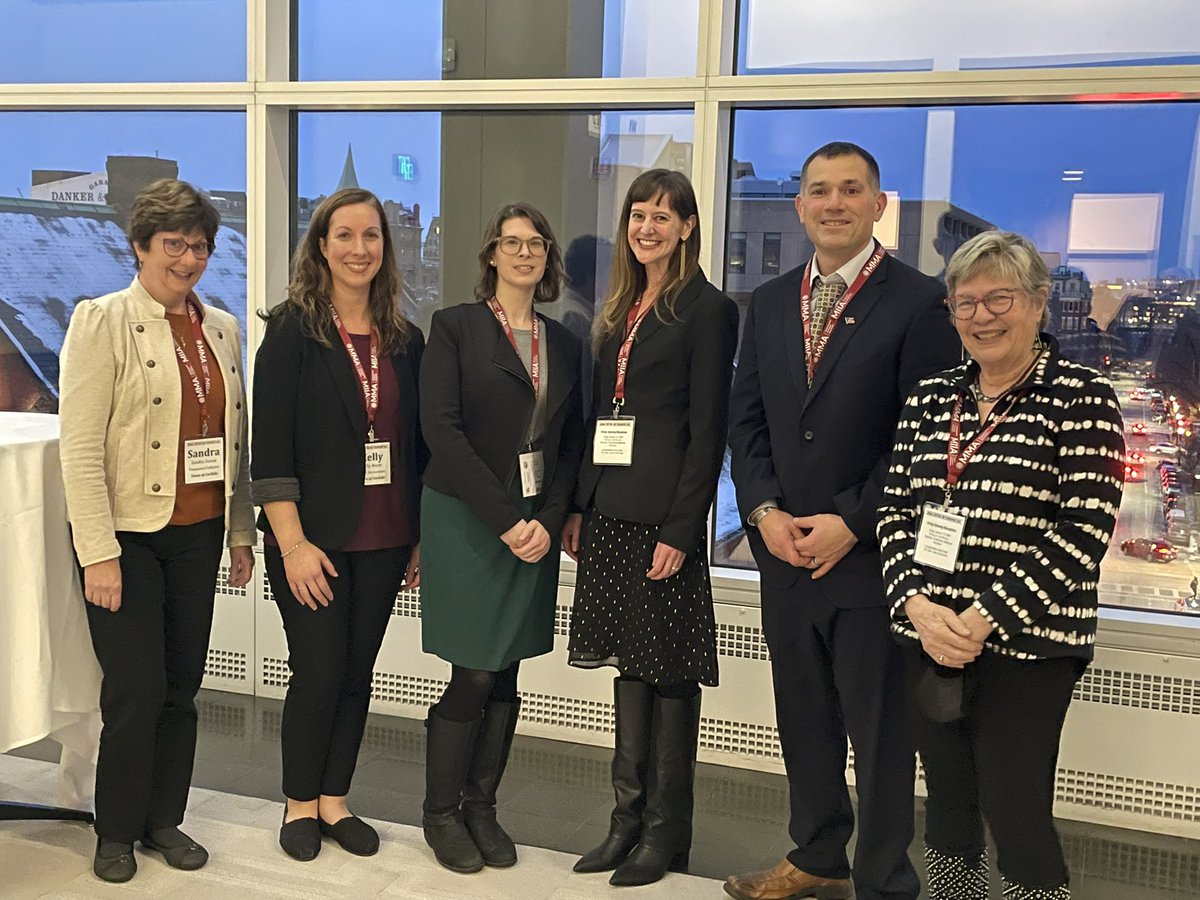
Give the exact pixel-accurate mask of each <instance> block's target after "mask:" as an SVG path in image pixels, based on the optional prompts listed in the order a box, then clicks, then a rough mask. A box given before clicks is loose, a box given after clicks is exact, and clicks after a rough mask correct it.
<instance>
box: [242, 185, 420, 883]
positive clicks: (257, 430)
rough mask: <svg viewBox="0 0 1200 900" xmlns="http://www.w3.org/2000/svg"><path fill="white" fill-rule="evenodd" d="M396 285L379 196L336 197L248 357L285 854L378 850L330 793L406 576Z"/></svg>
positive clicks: (409, 493)
mask: <svg viewBox="0 0 1200 900" xmlns="http://www.w3.org/2000/svg"><path fill="white" fill-rule="evenodd" d="M400 285H401V281H400V273H399V271H398V270H397V268H396V262H395V257H394V255H393V251H392V240H391V233H390V231H389V230H388V227H387V221H386V218H385V216H384V211H383V207H382V205H381V204H380V202H379V200H378V199H377V198H376V197H375V196H374V195H373V194H371V193H370V192H368V191H364V190H359V189H348V190H342V191H338V192H337V193H335V194H333V195H332V196H330V197H328V198H326V199H325V200H323V201H322V202H321V204H320V205H319V206H318V207H317V209H316V211H315V212H314V213H313V217H312V221H311V222H310V224H309V228H308V232H307V233H306V234H305V235H304V238H303V239H302V240H301V242H300V245H299V246H298V247H297V248H296V252H295V255H294V257H293V260H292V280H291V283H290V284H289V286H288V297H287V300H286V301H285V302H283V303H281V304H279V305H278V306H276V307H275V308H274V309H272V310H271V312H270V313H269V314H267V315H266V316H265V318H266V320H267V329H266V335H265V336H264V337H263V342H262V345H261V346H260V347H259V350H258V356H257V360H256V364H255V370H254V431H253V448H252V451H253V452H252V454H251V455H252V464H251V468H250V471H251V478H252V483H251V493H252V495H253V497H254V501H255V503H256V504H258V505H260V506H262V509H263V515H262V516H260V517H259V527H260V528H261V529H262V531H263V533H264V542H263V543H264V545H265V549H264V553H265V556H266V569H267V577H268V579H269V580H270V583H271V591H272V593H273V594H274V595H275V602H276V603H277V604H278V605H279V612H280V615H281V616H282V618H283V626H284V630H285V631H286V633H287V639H288V662H289V664H290V666H291V669H292V678H291V681H290V682H289V684H288V692H287V700H286V701H285V703H284V708H283V727H282V734H281V740H282V744H283V793H284V795H285V796H286V797H287V798H288V800H287V807H286V809H285V810H284V824H283V827H282V828H281V829H280V832H279V843H280V845H281V846H282V847H283V849H284V850H285V851H286V852H287V853H288V854H289V855H291V856H292V857H294V858H295V859H299V860H309V859H313V858H314V857H315V856H316V855H317V853H318V852H319V851H320V849H321V835H322V834H327V835H329V836H330V837H332V838H333V839H334V840H335V841H337V842H338V843H339V844H340V845H341V846H342V847H343V848H345V849H346V850H348V851H350V852H351V853H355V854H358V855H360V856H369V855H371V854H373V853H375V852H376V851H377V850H378V849H379V836H378V835H377V834H376V833H375V830H374V829H372V828H371V827H370V826H369V825H367V824H366V823H365V822H363V821H362V820H361V819H359V818H357V817H355V816H352V815H351V814H350V812H349V811H348V810H347V808H346V794H347V793H348V792H349V790H350V779H351V776H352V775H353V773H354V767H355V762H356V760H357V757H358V747H359V744H360V742H361V741H362V735H363V728H364V726H365V724H366V717H367V705H368V703H369V702H370V699H371V675H372V670H373V669H374V666H375V657H376V656H377V655H378V653H379V647H380V645H381V644H382V643H383V635H384V631H385V630H386V629H387V624H388V621H389V618H390V616H391V611H392V607H393V604H394V601H395V597H396V593H397V592H398V591H399V590H400V588H401V586H405V587H410V588H411V587H416V586H417V584H418V567H417V564H418V559H419V554H418V545H419V542H420V535H421V532H420V521H419V519H418V515H417V511H418V509H419V508H420V500H421V484H420V480H419V479H420V474H421V471H422V470H423V469H424V464H425V461H426V458H427V456H428V452H427V450H426V449H425V443H424V440H423V439H422V437H421V429H420V416H419V410H418V393H417V374H418V370H419V367H420V364H421V353H422V350H423V347H424V342H423V339H422V337H421V332H420V331H418V330H417V329H416V328H415V327H414V326H413V325H411V324H410V323H409V322H407V321H406V320H405V319H404V318H403V317H402V316H401V315H400V313H399V311H398V309H397V306H396V301H397V299H398V295H399V293H400Z"/></svg>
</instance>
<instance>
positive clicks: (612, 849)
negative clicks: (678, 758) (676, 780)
mask: <svg viewBox="0 0 1200 900" xmlns="http://www.w3.org/2000/svg"><path fill="white" fill-rule="evenodd" d="M613 702H614V704H615V706H616V742H615V746H614V747H613V761H612V784H613V792H614V793H615V794H616V801H617V803H616V806H615V807H614V809H613V813H612V821H611V823H610V824H609V827H608V837H606V838H605V839H604V840H603V842H601V844H600V845H599V846H598V847H596V848H594V849H592V850H590V851H588V852H587V853H585V854H584V855H583V856H582V857H580V859H579V861H578V862H577V863H575V871H576V872H609V871H612V870H613V869H615V868H616V867H617V866H618V865H620V863H621V860H623V859H624V858H625V857H626V856H628V855H629V852H630V851H631V850H633V848H634V847H636V846H637V842H638V838H640V837H641V833H642V809H643V807H645V805H646V766H647V763H648V761H649V759H650V724H651V717H652V715H653V713H654V689H653V688H652V687H650V685H648V684H647V683H646V682H644V681H637V680H634V679H624V678H616V679H614V680H613Z"/></svg>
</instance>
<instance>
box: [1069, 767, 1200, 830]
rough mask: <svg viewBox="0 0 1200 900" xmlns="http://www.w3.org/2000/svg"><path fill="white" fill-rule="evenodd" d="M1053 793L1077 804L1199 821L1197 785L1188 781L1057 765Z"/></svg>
mask: <svg viewBox="0 0 1200 900" xmlns="http://www.w3.org/2000/svg"><path fill="white" fill-rule="evenodd" d="M1054 796H1055V799H1057V800H1059V801H1061V802H1063V803H1073V804H1075V805H1077V806H1090V807H1094V808H1097V809H1110V810H1118V811H1120V812H1126V813H1133V814H1135V815H1139V816H1153V817H1154V818H1156V819H1174V820H1176V821H1180V822H1200V788H1197V787H1192V786H1189V785H1182V784H1167V783H1165V782H1161V781H1150V780H1148V779H1144V778H1127V777H1125V776H1122V775H1104V774H1100V773H1098V772H1080V771H1077V770H1075V769H1059V770H1058V783H1057V787H1056V790H1055V792H1054Z"/></svg>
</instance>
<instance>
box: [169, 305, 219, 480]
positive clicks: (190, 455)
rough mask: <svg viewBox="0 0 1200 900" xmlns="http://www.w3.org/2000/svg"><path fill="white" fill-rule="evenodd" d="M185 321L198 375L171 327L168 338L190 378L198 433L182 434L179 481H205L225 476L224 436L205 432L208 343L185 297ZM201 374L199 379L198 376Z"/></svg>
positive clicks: (195, 311) (208, 390) (208, 389)
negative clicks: (195, 403)
mask: <svg viewBox="0 0 1200 900" xmlns="http://www.w3.org/2000/svg"><path fill="white" fill-rule="evenodd" d="M187 314H188V321H189V322H190V323H191V326H192V340H193V341H195V343H196V357H197V359H198V360H199V362H200V375H197V374H196V369H195V368H194V367H193V366H192V361H191V360H190V359H188V355H187V351H186V350H185V349H184V348H183V343H182V342H181V341H180V340H179V336H178V335H176V334H175V329H171V339H172V340H173V341H174V343H175V355H176V356H178V357H179V361H180V362H181V363H182V364H183V369H184V371H185V372H187V374H188V378H189V379H191V382H192V390H193V391H195V392H196V402H197V403H198V404H199V405H200V436H199V437H192V438H184V441H183V483H184V484H208V483H209V482H212V481H223V480H224V478H225V439H224V438H219V437H214V438H210V437H209V436H208V397H209V395H210V394H211V393H212V373H211V372H210V370H209V368H208V347H206V346H205V344H204V332H203V331H202V330H201V329H200V312H199V310H198V309H196V304H195V303H194V302H193V301H192V300H191V299H189V300H188V301H187ZM201 376H203V379H202V378H201Z"/></svg>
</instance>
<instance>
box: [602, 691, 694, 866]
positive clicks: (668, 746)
mask: <svg viewBox="0 0 1200 900" xmlns="http://www.w3.org/2000/svg"><path fill="white" fill-rule="evenodd" d="M699 737H700V692H699V691H698V690H697V692H696V695H695V696H694V697H689V698H688V699H686V700H675V699H669V698H666V697H659V696H655V698H654V719H653V724H652V726H651V737H650V766H651V775H650V790H649V792H648V793H647V795H646V808H645V810H644V811H643V813H642V837H641V840H640V841H639V842H638V845H637V847H635V848H634V850H633V852H632V853H630V854H629V856H628V857H627V858H626V860H625V861H624V862H623V863H621V865H619V866H617V870H616V871H615V872H613V874H612V877H611V878H610V879H609V880H608V883H609V884H611V885H615V886H617V887H631V886H634V885H641V884H651V883H653V882H655V881H658V880H659V879H660V878H662V877H663V876H664V875H666V874H667V872H682V871H686V869H687V862H688V852H689V851H690V850H691V846H692V787H693V782H694V781H695V778H696V743H697V741H698V740H699Z"/></svg>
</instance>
